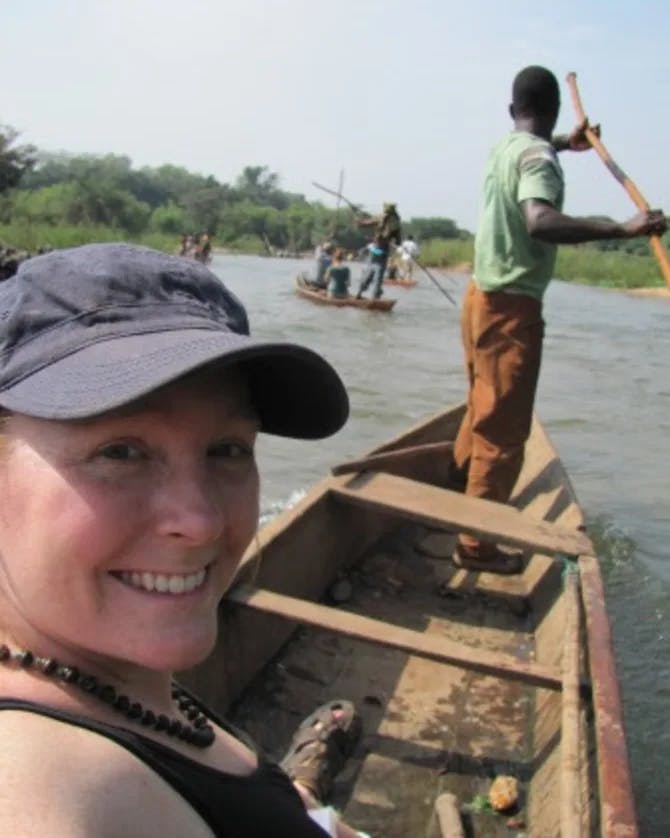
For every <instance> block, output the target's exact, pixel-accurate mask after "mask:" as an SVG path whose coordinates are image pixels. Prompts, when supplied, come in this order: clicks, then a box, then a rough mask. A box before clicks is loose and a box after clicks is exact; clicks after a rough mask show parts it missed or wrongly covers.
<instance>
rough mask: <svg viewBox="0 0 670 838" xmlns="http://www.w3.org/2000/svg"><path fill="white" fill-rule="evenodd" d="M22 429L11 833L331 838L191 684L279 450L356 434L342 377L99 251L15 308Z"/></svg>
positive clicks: (206, 297) (175, 273)
mask: <svg viewBox="0 0 670 838" xmlns="http://www.w3.org/2000/svg"><path fill="white" fill-rule="evenodd" d="M0 408H1V409H2V420H1V422H2V425H1V428H0V433H1V435H2V448H1V452H0V493H1V496H2V503H1V504H0V633H1V636H0V661H1V662H0V696H1V697H2V698H1V700H0V709H1V710H2V711H3V712H0V735H1V736H2V741H3V756H2V759H0V783H1V784H2V788H3V806H2V808H1V810H0V831H1V832H2V834H5V835H22V836H24V835H25V836H30V835H49V836H60V835H63V836H65V835H67V836H89V835H114V836H117V835H123V836H131V837H132V836H148V835H152V836H153V835H161V836H186V835H188V836H212V835H226V836H228V835H230V836H255V835H258V836H260V835H291V836H303V835H304V836H322V835H324V834H325V833H324V832H323V830H321V828H320V827H318V826H317V825H316V823H314V821H313V820H312V819H311V818H309V817H308V815H307V814H306V811H305V808H304V805H303V803H302V801H301V798H300V797H299V795H298V793H297V792H296V790H295V788H294V787H293V786H292V784H291V782H290V780H289V779H288V777H287V776H286V775H285V774H284V773H283V772H282V771H281V770H280V769H279V768H277V767H276V766H273V765H271V764H269V763H267V762H266V761H265V760H264V759H263V758H262V757H261V756H260V755H258V754H257V753H256V752H255V751H254V750H253V749H252V748H251V747H249V745H248V744H247V742H246V741H244V740H243V739H242V738H240V736H239V735H238V733H237V732H236V731H234V730H232V729H230V728H229V727H227V726H226V725H225V724H224V723H222V722H220V721H219V720H217V719H215V718H213V716H212V714H211V713H210V712H209V711H208V710H207V708H205V707H203V706H202V705H201V704H200V703H199V702H197V700H195V699H193V697H191V696H189V695H187V694H186V693H185V692H183V691H182V690H181V689H179V688H178V687H176V686H175V685H174V683H173V679H172V672H173V671H176V670H181V669H185V668H187V667H190V666H193V665H194V664H196V663H198V662H199V661H201V660H203V659H204V658H205V657H206V656H207V654H208V653H209V651H210V650H211V649H212V648H213V645H214V642H215V637H216V627H217V621H216V610H217V603H218V602H219V600H220V598H221V597H222V595H223V593H224V592H225V590H226V588H227V587H228V585H229V584H230V582H231V580H232V578H233V576H234V574H235V570H236V568H237V565H238V563H239V560H240V558H241V556H242V553H243V551H244V549H245V547H246V546H247V544H248V543H249V541H250V539H251V538H252V536H253V534H254V531H255V528H256V524H257V516H258V494H259V487H258V474H257V470H256V464H255V460H254V443H255V439H256V435H257V433H258V432H259V431H266V432H269V433H275V434H279V435H284V436H296V437H302V438H321V437H323V436H327V435H328V434H331V433H333V432H335V431H336V430H337V429H338V428H339V427H341V425H342V424H343V423H344V421H345V420H346V416H347V412H348V402H347V397H346V393H345V391H344V388H343V385H342V383H341V381H340V379H339V378H338V376H337V374H336V373H335V371H334V370H333V369H332V368H331V367H330V365H329V364H328V363H327V362H326V361H325V360H323V359H322V358H321V357H320V356H318V355H317V354H315V353H313V352H311V351H310V350H308V349H305V348H302V347H298V346H294V345H287V344H273V343H264V342H260V341H254V340H252V339H251V338H250V337H249V334H248V323H247V318H246V313H245V311H244V309H243V308H242V306H241V305H240V303H239V302H238V301H237V299H236V298H235V297H234V296H233V295H232V294H230V292H228V291H227V290H226V289H225V287H224V286H223V285H222V284H221V283H220V282H219V281H218V280H217V278H216V277H215V276H214V275H213V274H211V273H210V272H209V271H208V270H207V269H206V268H205V267H204V266H202V265H200V264H198V263H197V262H195V261H190V260H183V259H180V258H178V257H173V256H164V255H162V254H159V253H156V252H154V251H150V250H146V249H144V248H137V247H133V246H130V245H90V246H87V247H81V248H75V249H72V250H65V251H56V252H52V253H49V254H47V255H44V256H40V257H37V258H34V259H31V260H29V261H27V262H26V263H24V264H23V265H21V267H20V269H19V271H18V273H17V275H16V276H15V277H13V278H12V279H11V280H9V281H8V282H6V283H5V284H4V285H3V286H2V287H1V288H0ZM337 829H338V835H340V836H350V835H354V834H355V833H354V832H353V831H352V830H350V829H349V828H348V827H346V826H345V825H343V824H339V825H338V827H337Z"/></svg>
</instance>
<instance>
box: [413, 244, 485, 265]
mask: <svg viewBox="0 0 670 838" xmlns="http://www.w3.org/2000/svg"><path fill="white" fill-rule="evenodd" d="M473 253H474V240H473V239H428V241H425V242H422V243H421V253H420V254H419V259H420V261H421V262H423V263H424V264H426V265H430V266H432V267H436V268H448V267H453V266H454V265H463V264H464V263H468V264H472V259H473Z"/></svg>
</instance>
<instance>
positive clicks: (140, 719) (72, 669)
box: [0, 643, 216, 748]
mask: <svg viewBox="0 0 670 838" xmlns="http://www.w3.org/2000/svg"><path fill="white" fill-rule="evenodd" d="M0 661H2V663H4V664H11V663H14V664H16V665H17V666H19V667H21V668H22V669H34V670H36V671H37V672H40V673H41V674H42V675H46V676H47V677H49V678H55V679H56V680H58V681H60V682H62V683H63V684H71V685H72V686H73V687H78V688H79V689H80V690H81V691H82V692H84V693H86V694H87V695H91V696H93V697H94V698H97V699H99V700H100V701H102V702H103V703H104V704H106V705H107V706H108V707H111V708H112V710H116V711H117V713H120V714H121V715H123V716H125V717H126V719H128V720H130V721H131V722H134V723H135V724H139V725H142V727H146V728H151V729H153V730H155V731H158V732H159V733H164V734H165V735H166V736H170V737H172V738H173V739H181V740H182V742H186V743H187V744H188V745H193V746H194V747H196V748H208V747H209V746H210V745H211V744H212V743H213V742H214V739H215V737H216V734H215V732H214V728H213V727H212V725H211V724H210V723H209V721H208V719H207V716H205V714H204V713H203V712H202V710H201V709H200V707H199V706H198V704H197V702H195V701H194V700H193V699H192V698H191V697H190V696H189V695H188V694H187V693H186V692H185V691H184V690H183V689H182V688H181V687H180V686H179V685H178V684H175V683H173V684H172V699H173V700H174V701H175V703H176V704H177V707H178V709H179V712H180V713H181V714H182V716H184V717H185V718H186V719H188V722H190V724H188V723H186V722H181V721H179V719H171V718H169V717H168V716H166V715H164V714H163V713H154V712H153V711H152V710H147V709H145V708H144V707H143V706H142V705H141V704H140V702H139V701H132V700H131V699H130V698H129V697H128V696H127V695H119V694H118V693H117V691H116V689H115V687H113V686H112V685H111V684H101V683H100V681H99V680H98V679H97V678H96V677H95V675H86V674H85V673H83V672H81V671H80V670H79V669H77V667H76V666H66V665H64V664H61V663H59V662H58V661H57V660H55V659H54V658H41V657H38V656H37V655H34V654H33V653H32V652H30V651H28V650H27V649H25V650H23V651H17V652H14V651H12V650H11V649H10V648H9V646H6V645H5V644H4V643H3V644H2V645H0Z"/></svg>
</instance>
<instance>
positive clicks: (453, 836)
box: [435, 792, 465, 838]
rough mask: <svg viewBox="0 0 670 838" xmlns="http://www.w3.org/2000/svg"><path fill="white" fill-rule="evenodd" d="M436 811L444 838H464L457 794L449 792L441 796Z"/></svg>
mask: <svg viewBox="0 0 670 838" xmlns="http://www.w3.org/2000/svg"><path fill="white" fill-rule="evenodd" d="M435 811H436V812H437V820H438V823H439V824H440V833H441V835H442V838H464V836H465V833H464V832H463V823H462V821H461V813H460V811H459V809H458V798H457V797H456V795H455V794H450V793H449V792H444V793H443V794H441V795H440V796H439V797H438V798H437V800H436V801H435Z"/></svg>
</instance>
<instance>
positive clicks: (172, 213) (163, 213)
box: [151, 201, 186, 235]
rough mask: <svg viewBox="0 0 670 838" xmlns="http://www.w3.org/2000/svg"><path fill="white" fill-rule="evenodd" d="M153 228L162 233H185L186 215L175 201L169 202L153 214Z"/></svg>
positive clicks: (157, 208)
mask: <svg viewBox="0 0 670 838" xmlns="http://www.w3.org/2000/svg"><path fill="white" fill-rule="evenodd" d="M151 227H152V228H153V229H154V230H158V231H159V232H161V233H174V234H175V235H176V234H179V233H183V232H184V231H185V230H186V213H185V212H184V210H183V209H182V208H181V207H179V206H177V204H175V202H174V201H168V202H167V203H166V204H163V205H162V206H160V207H156V209H155V210H154V211H153V212H152V213H151Z"/></svg>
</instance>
